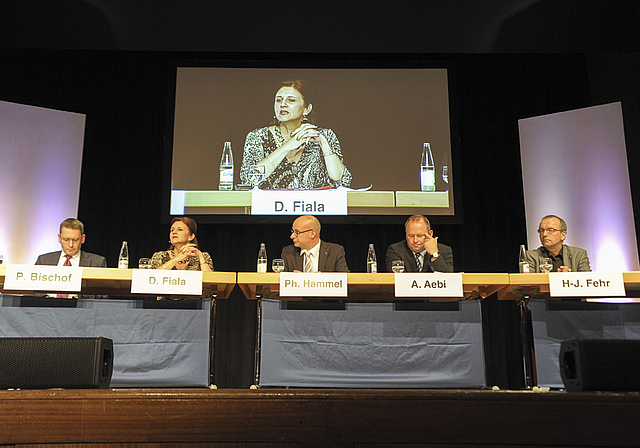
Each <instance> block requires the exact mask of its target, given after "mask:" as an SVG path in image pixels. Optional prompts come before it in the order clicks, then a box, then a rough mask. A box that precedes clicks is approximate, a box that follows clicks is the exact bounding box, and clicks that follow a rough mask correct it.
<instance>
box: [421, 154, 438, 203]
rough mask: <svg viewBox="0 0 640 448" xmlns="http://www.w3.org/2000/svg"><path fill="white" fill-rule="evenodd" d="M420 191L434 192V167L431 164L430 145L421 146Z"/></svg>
mask: <svg viewBox="0 0 640 448" xmlns="http://www.w3.org/2000/svg"><path fill="white" fill-rule="evenodd" d="M420 190H421V191H436V167H435V165H434V163H433V154H431V145H430V144H429V143H423V144H422V162H421V163H420Z"/></svg>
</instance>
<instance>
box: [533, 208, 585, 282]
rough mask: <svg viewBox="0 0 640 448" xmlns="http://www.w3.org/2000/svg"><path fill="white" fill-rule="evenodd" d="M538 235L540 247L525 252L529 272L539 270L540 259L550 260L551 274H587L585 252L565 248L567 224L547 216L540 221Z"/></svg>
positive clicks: (560, 219)
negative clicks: (551, 265) (551, 264)
mask: <svg viewBox="0 0 640 448" xmlns="http://www.w3.org/2000/svg"><path fill="white" fill-rule="evenodd" d="M538 235H539V236H540V242H541V243H542V246H540V247H539V248H537V249H533V250H530V251H527V254H526V260H527V262H528V263H529V267H530V270H531V272H542V271H541V270H540V258H550V259H551V262H552V263H553V268H552V269H551V272H589V271H591V266H590V265H589V257H588V256H587V251H586V250H584V249H580V248H579V247H573V246H567V245H566V244H564V240H565V238H566V237H567V223H566V222H564V219H562V218H560V217H559V216H556V215H547V216H544V217H543V218H542V219H541V220H540V225H539V226H538Z"/></svg>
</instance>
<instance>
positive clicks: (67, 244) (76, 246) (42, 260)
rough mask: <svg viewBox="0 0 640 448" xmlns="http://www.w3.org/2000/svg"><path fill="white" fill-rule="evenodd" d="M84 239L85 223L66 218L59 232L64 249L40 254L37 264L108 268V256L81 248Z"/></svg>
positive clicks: (59, 240)
mask: <svg viewBox="0 0 640 448" xmlns="http://www.w3.org/2000/svg"><path fill="white" fill-rule="evenodd" d="M84 240H85V234H84V224H82V222H80V221H78V220H77V219H74V218H68V219H65V220H64V221H62V223H61V224H60V233H59V234H58V242H59V243H60V246H61V247H62V250H59V251H56V252H50V253H48V254H42V255H40V256H39V257H38V260H37V261H36V264H43V265H49V266H84V267H98V268H106V267H107V260H106V258H104V257H103V256H101V255H96V254H92V253H89V252H85V251H81V250H80V248H81V247H82V245H83V244H84Z"/></svg>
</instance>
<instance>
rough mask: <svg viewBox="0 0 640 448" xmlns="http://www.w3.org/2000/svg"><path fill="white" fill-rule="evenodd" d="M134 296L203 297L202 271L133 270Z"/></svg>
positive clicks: (132, 290)
mask: <svg viewBox="0 0 640 448" xmlns="http://www.w3.org/2000/svg"><path fill="white" fill-rule="evenodd" d="M131 292H132V293H133V294H162V295H171V294H175V295H194V296H200V295H202V271H178V270H176V271H164V270H160V269H133V270H132V271H131Z"/></svg>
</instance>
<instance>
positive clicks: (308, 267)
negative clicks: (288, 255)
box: [304, 252, 313, 272]
mask: <svg viewBox="0 0 640 448" xmlns="http://www.w3.org/2000/svg"><path fill="white" fill-rule="evenodd" d="M304 272H313V261H312V260H311V254H310V253H309V252H305V254H304Z"/></svg>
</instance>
